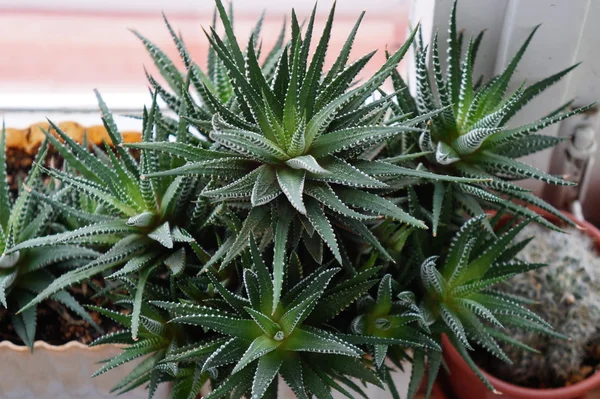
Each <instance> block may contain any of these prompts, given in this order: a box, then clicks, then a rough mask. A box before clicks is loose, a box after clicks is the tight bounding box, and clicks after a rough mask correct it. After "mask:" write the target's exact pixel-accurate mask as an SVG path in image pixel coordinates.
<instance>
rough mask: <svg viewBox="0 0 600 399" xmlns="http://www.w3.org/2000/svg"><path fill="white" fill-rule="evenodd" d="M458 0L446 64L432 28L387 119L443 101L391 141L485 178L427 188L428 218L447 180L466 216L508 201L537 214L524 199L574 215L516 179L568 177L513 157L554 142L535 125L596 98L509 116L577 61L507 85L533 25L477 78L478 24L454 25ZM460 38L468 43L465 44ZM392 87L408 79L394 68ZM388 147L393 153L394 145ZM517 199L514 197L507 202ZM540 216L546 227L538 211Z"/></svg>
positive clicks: (453, 170) (438, 167)
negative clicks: (410, 86)
mask: <svg viewBox="0 0 600 399" xmlns="http://www.w3.org/2000/svg"><path fill="white" fill-rule="evenodd" d="M456 12H457V2H456V1H455V2H454V5H453V8H452V13H451V17H450V27H449V38H448V48H447V56H446V65H447V66H446V70H445V72H444V71H443V69H442V62H441V57H442V55H441V54H440V53H441V52H442V49H440V48H439V41H438V35H437V33H436V34H435V35H434V37H433V41H432V43H431V45H430V46H424V45H423V44H422V42H421V43H419V45H418V46H417V50H416V55H415V59H416V61H415V64H416V71H415V73H416V97H415V98H414V99H412V98H410V96H409V97H408V98H407V97H406V95H404V94H399V95H398V96H397V109H396V114H398V115H399V117H395V118H392V119H391V120H390V121H388V123H389V124H390V125H391V126H394V125H395V124H397V123H402V121H403V120H404V119H405V117H402V116H401V115H406V114H411V115H418V114H428V113H430V112H431V111H434V110H437V109H440V108H443V112H440V113H438V114H436V115H434V116H433V117H432V118H431V122H430V128H429V129H427V130H426V131H424V132H422V133H421V134H420V135H419V136H413V138H412V141H405V142H404V143H399V142H397V146H395V147H396V148H395V151H398V150H399V149H400V148H401V147H402V145H401V144H404V145H409V144H410V143H412V144H413V145H415V146H418V148H420V150H421V151H423V153H424V155H423V156H422V157H419V158H418V161H421V162H423V164H424V165H425V166H426V167H427V168H428V169H429V170H431V171H434V172H437V173H445V174H452V175H455V176H463V177H471V178H482V179H488V180H487V181H484V182H479V183H477V184H462V183H460V184H455V183H450V184H447V185H444V184H439V185H436V186H435V187H434V190H433V212H434V218H435V220H434V223H436V222H437V218H439V214H440V209H441V203H442V198H443V197H444V195H445V194H444V193H445V191H447V190H449V189H450V188H449V186H451V187H452V194H451V195H452V196H453V203H454V204H456V205H457V206H460V207H462V208H463V209H464V210H465V211H466V212H467V213H468V214H469V215H470V216H477V215H481V214H483V212H484V211H485V210H486V209H490V208H492V209H499V208H503V207H508V208H509V209H510V210H511V212H513V213H514V214H519V215H524V216H527V217H530V218H536V217H537V215H536V214H535V213H534V212H532V211H531V210H529V209H528V208H527V207H526V206H527V205H533V206H536V207H539V208H542V209H544V210H546V211H548V212H550V213H552V214H553V215H555V216H557V217H558V218H559V219H562V220H563V221H564V222H566V223H569V224H570V223H572V222H571V221H570V220H568V219H567V218H565V217H564V216H563V215H562V214H561V213H560V212H559V211H558V210H556V209H555V208H553V207H552V206H551V205H549V204H548V203H546V202H544V201H543V200H541V199H539V198H538V197H536V196H535V195H534V194H533V193H532V192H531V191H530V190H526V189H523V188H521V187H520V186H518V185H516V184H515V183H514V181H515V180H522V179H536V180H540V181H542V182H545V183H548V184H555V185H567V186H568V185H572V184H573V183H571V182H569V181H568V180H565V177H564V176H553V175H550V174H548V173H546V172H544V171H542V170H538V169H536V168H534V167H532V166H530V165H528V164H526V163H524V162H522V161H520V160H518V158H521V157H524V156H526V155H530V154H534V153H536V152H539V151H543V150H546V149H549V148H552V147H554V146H556V145H557V144H559V143H560V142H561V141H562V140H563V139H562V138H557V137H551V136H544V135H541V134H539V133H538V132H540V131H542V130H543V129H544V128H546V127H548V126H550V125H552V124H555V123H558V122H560V121H562V120H564V119H566V118H569V117H571V116H574V115H577V114H580V113H582V112H585V111H586V110H588V109H590V108H591V107H592V106H593V105H594V104H590V105H586V106H583V107H580V108H575V109H572V108H570V103H569V104H566V105H565V106H562V107H560V108H559V109H557V110H555V111H553V112H551V113H549V114H548V115H547V116H545V117H543V118H541V119H537V120H534V121H533V122H531V123H528V124H525V125H522V126H516V127H514V126H511V125H510V124H509V122H510V120H511V119H512V117H513V116H515V114H516V113H517V112H518V111H519V110H521V109H522V108H523V107H525V106H526V105H527V104H529V103H530V102H531V101H533V100H534V99H535V98H536V97H537V96H538V95H540V94H541V93H543V92H544V91H545V90H547V89H548V88H550V87H552V86H553V85H554V84H556V83H557V82H559V81H560V80H561V79H562V78H563V77H564V76H565V75H567V74H568V73H569V72H570V71H572V70H573V69H574V68H575V67H576V66H577V65H573V66H571V67H568V68H566V69H564V70H562V71H560V72H557V73H556V74H554V75H552V76H549V77H547V78H545V79H542V80H540V81H538V82H535V83H533V84H530V85H526V84H525V82H524V83H523V84H522V85H520V86H519V87H518V88H517V89H516V90H514V91H513V92H510V91H509V85H510V84H511V79H512V78H513V75H514V74H515V71H516V69H517V67H518V65H519V61H520V60H521V59H522V57H523V55H524V54H525V52H526V50H527V47H528V46H529V44H530V42H531V41H532V39H533V37H534V33H535V32H536V31H537V27H536V28H535V29H533V31H532V32H531V34H530V35H529V36H528V37H527V39H526V40H525V42H524V43H523V44H522V46H521V47H520V48H519V50H518V51H517V52H516V54H515V55H514V57H513V58H512V60H511V61H510V62H509V64H508V65H507V67H506V68H505V69H504V71H503V72H502V73H501V74H499V75H498V76H495V77H493V78H491V79H489V80H488V81H487V82H483V81H482V79H479V80H478V81H477V82H475V79H476V76H473V69H474V65H475V62H476V57H477V54H478V50H479V48H480V45H481V43H482V40H483V32H482V33H480V34H479V35H478V36H477V37H475V38H471V39H470V40H468V43H467V38H464V37H463V34H462V33H459V32H458V28H457V25H456ZM463 44H466V50H465V48H463ZM428 55H430V56H431V63H432V65H433V66H432V68H428V65H427V57H428ZM394 86H395V88H396V90H398V89H400V88H404V87H406V85H405V83H404V82H403V81H402V79H401V77H400V75H398V74H396V76H395V77H394ZM392 155H395V154H393V153H392ZM506 199H509V200H516V202H518V203H520V204H525V206H522V205H518V204H517V203H516V202H514V203H513V202H508V201H506ZM537 221H538V222H541V223H544V224H546V225H548V226H549V227H551V225H550V223H548V222H546V221H545V220H544V219H542V218H537Z"/></svg>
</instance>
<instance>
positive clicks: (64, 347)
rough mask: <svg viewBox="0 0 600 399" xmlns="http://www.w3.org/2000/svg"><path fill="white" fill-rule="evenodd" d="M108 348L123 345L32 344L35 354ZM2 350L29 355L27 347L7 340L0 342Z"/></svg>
mask: <svg viewBox="0 0 600 399" xmlns="http://www.w3.org/2000/svg"><path fill="white" fill-rule="evenodd" d="M110 347H118V348H121V347H123V345H117V344H104V345H98V346H89V345H86V344H84V343H81V342H79V341H69V342H67V343H65V344H61V345H52V344H49V343H47V342H46V341H35V342H34V343H33V350H34V353H35V351H39V350H46V351H51V352H66V351H69V350H85V351H91V352H99V351H101V350H103V349H106V348H110ZM3 349H8V350H11V351H14V352H23V353H25V352H26V353H31V351H30V350H29V347H28V346H26V345H17V344H14V343H13V342H11V341H8V340H4V341H0V350H3Z"/></svg>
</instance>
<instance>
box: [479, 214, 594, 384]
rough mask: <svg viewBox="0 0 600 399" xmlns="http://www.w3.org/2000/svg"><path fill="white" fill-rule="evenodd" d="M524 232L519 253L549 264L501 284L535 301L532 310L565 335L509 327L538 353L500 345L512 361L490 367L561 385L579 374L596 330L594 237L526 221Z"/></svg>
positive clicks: (520, 378) (516, 378)
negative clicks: (555, 335) (546, 334)
mask: <svg viewBox="0 0 600 399" xmlns="http://www.w3.org/2000/svg"><path fill="white" fill-rule="evenodd" d="M526 237H533V239H532V241H531V242H530V243H529V245H527V247H526V248H525V249H524V250H523V251H522V252H520V254H519V255H520V258H521V259H523V260H524V261H527V262H534V263H540V262H541V263H546V264H548V266H547V267H543V268H539V269H537V270H533V271H530V272H528V273H524V274H520V275H516V276H514V277H513V278H512V279H511V280H509V282H508V284H506V285H505V286H503V287H502V289H503V291H505V292H507V293H510V294H516V295H521V296H524V297H527V298H529V299H531V300H533V301H535V302H534V303H532V305H531V309H532V310H534V311H535V312H536V313H537V314H539V315H540V316H542V318H544V320H546V321H548V322H549V323H550V324H551V325H552V326H554V328H555V329H556V331H557V332H559V333H561V334H563V335H565V336H567V337H568V338H569V339H568V340H561V339H557V338H553V337H547V336H540V335H539V334H536V333H534V332H528V331H519V330H515V329H512V330H510V331H509V333H510V335H512V336H513V338H516V339H518V340H519V341H521V342H523V343H524V344H526V345H529V346H531V347H532V348H534V349H536V350H538V351H539V353H535V352H532V351H526V350H524V349H521V348H517V347H513V346H509V345H505V347H504V348H503V349H504V350H505V351H506V353H507V355H508V357H509V358H510V359H511V360H512V361H513V364H512V365H509V364H494V365H491V366H490V367H489V368H490V369H491V371H492V372H493V373H494V374H496V375H498V376H499V377H501V378H504V379H506V380H508V381H511V382H513V383H516V384H520V385H532V384H535V385H537V386H545V387H554V386H561V385H563V384H565V383H567V382H568V380H569V379H570V377H571V376H573V375H576V374H577V373H579V370H580V368H581V366H582V362H583V361H584V358H585V356H586V345H587V344H588V343H590V341H592V340H594V339H597V338H598V337H599V335H600V274H599V273H600V272H599V271H600V257H599V256H598V254H597V253H596V251H595V249H594V242H593V240H592V239H591V238H590V237H588V236H587V235H586V234H585V233H583V232H580V231H578V230H571V231H569V234H561V233H559V232H554V231H548V230H544V229H543V228H541V227H539V226H536V225H530V226H527V228H525V229H524V231H523V232H522V233H521V234H520V236H519V237H518V238H521V239H525V238H526Z"/></svg>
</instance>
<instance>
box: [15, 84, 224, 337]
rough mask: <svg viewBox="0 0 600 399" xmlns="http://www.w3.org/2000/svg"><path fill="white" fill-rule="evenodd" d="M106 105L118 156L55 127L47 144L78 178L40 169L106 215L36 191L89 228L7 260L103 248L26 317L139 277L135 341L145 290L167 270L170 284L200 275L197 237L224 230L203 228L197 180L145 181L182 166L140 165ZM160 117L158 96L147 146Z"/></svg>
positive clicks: (165, 160)
mask: <svg viewBox="0 0 600 399" xmlns="http://www.w3.org/2000/svg"><path fill="white" fill-rule="evenodd" d="M99 103H100V108H101V110H102V113H103V119H104V122H105V125H106V127H107V129H108V131H109V134H110V138H111V140H112V143H113V144H114V145H115V146H116V147H115V149H114V150H113V149H112V148H111V147H109V146H107V147H106V148H105V150H106V153H105V155H104V156H103V157H97V156H94V155H93V154H92V153H90V152H89V150H88V148H87V147H84V146H83V145H81V144H78V143H77V142H75V141H74V140H72V139H71V138H70V137H69V136H68V135H66V134H65V133H64V132H63V131H62V130H61V129H60V128H59V127H58V126H57V125H55V124H54V123H52V122H51V126H52V128H53V129H54V130H55V131H56V132H57V135H58V137H54V136H53V135H52V134H50V133H47V137H48V140H49V142H50V143H51V144H52V145H53V146H54V148H56V150H57V151H58V153H59V154H60V155H61V156H62V157H63V158H64V159H65V161H66V162H67V163H69V164H70V166H71V168H72V169H73V172H63V171H59V170H55V169H45V168H42V167H40V169H41V170H44V171H45V172H46V173H47V174H48V175H49V176H51V177H52V178H54V179H58V180H59V181H61V182H62V183H63V184H65V185H66V186H68V187H71V188H72V189H74V190H78V191H80V192H81V193H84V194H85V195H87V196H88V197H90V198H92V199H94V200H95V201H97V203H98V204H100V205H101V207H100V209H99V210H98V211H95V212H94V213H90V212H87V211H86V210H82V209H80V208H79V207H75V206H71V205H69V204H63V203H61V202H60V201H58V200H56V199H53V198H51V197H48V196H46V195H44V194H43V193H39V192H36V191H32V193H33V194H34V195H35V196H37V197H39V198H40V199H42V200H43V201H45V202H46V203H47V204H48V205H51V206H52V207H54V208H55V209H57V210H60V211H61V212H62V213H65V214H69V215H72V216H74V217H75V218H77V219H80V220H83V221H84V222H85V224H84V226H83V227H80V228H77V229H75V230H69V231H65V232H62V233H58V234H54V235H49V236H45V237H38V238H32V239H29V240H27V241H23V242H20V243H18V244H17V245H14V246H11V247H10V248H7V249H6V250H5V253H6V256H14V254H16V253H18V252H19V251H23V250H36V249H37V250H38V251H43V252H47V249H46V248H45V247H48V246H52V247H53V248H54V247H55V246H56V245H57V243H60V244H63V245H87V246H100V247H103V248H104V251H103V253H102V254H101V255H100V256H98V257H94V259H92V260H89V259H88V258H84V259H88V260H87V261H86V262H83V263H81V264H80V265H78V267H76V268H74V269H73V270H71V271H69V272H68V273H65V274H63V275H61V276H60V277H58V278H56V279H55V280H54V281H52V283H51V284H49V285H48V286H47V287H45V288H44V289H43V290H42V291H41V292H40V293H39V294H38V295H37V296H36V297H35V298H33V299H32V300H31V301H30V302H29V304H27V305H26V306H25V307H24V308H23V309H22V311H23V310H27V309H29V308H31V306H34V305H35V304H37V303H39V302H40V301H41V300H43V299H45V298H47V297H49V296H51V295H54V294H55V293H56V292H59V291H61V290H63V289H64V288H66V287H68V286H70V285H72V284H75V283H78V282H81V281H83V280H86V279H89V278H91V277H93V276H96V275H100V274H102V273H105V272H107V271H113V273H112V274H111V275H109V276H108V277H107V278H109V279H119V278H122V277H127V276H136V277H137V289H136V295H135V299H134V306H133V315H132V327H131V331H132V334H133V337H134V338H135V337H137V334H138V330H139V323H140V320H139V317H140V312H141V308H142V303H143V298H144V289H145V285H146V282H147V281H148V278H149V277H150V275H151V274H152V273H158V272H159V271H160V270H161V269H162V271H168V273H169V274H170V275H171V276H177V275H180V274H182V273H184V272H185V269H186V268H188V267H192V268H193V267H194V266H190V262H189V261H188V260H187V259H188V257H191V256H193V257H195V258H197V259H198V258H199V259H201V260H203V261H206V260H207V259H208V258H210V256H209V254H208V253H207V252H205V251H204V250H203V249H202V248H201V246H200V245H199V244H198V242H197V241H196V239H195V238H194V235H196V236H198V237H199V238H200V236H199V235H197V234H198V233H199V232H200V231H201V229H202V225H203V223H206V222H207V221H208V222H213V223H215V224H217V223H218V221H216V219H217V218H216V217H214V218H212V219H210V218H209V219H208V220H203V218H204V217H207V216H208V215H209V214H210V212H211V211H212V209H211V208H210V207H209V206H208V205H207V204H206V203H205V202H193V201H192V198H195V195H196V190H197V187H198V183H199V180H198V179H196V178H195V177H184V176H182V177H178V178H172V177H164V178H161V179H156V180H153V181H150V180H144V179H142V178H141V176H142V175H143V174H144V173H150V172H152V171H154V170H158V168H161V167H165V166H164V165H166V164H168V167H172V166H177V165H178V163H179V161H178V160H177V159H172V158H171V157H168V156H162V155H157V154H155V153H148V152H146V151H142V152H141V155H140V159H139V162H138V161H136V160H135V159H134V158H133V156H132V155H131V154H130V153H129V152H127V151H126V150H125V149H124V148H121V147H120V146H119V144H121V143H122V138H121V135H120V133H119V131H118V129H117V128H116V125H115V123H114V120H113V117H112V114H111V113H110V112H109V111H108V109H107V108H106V105H105V104H104V102H103V101H102V99H101V98H100V97H99ZM156 110H157V106H156V96H155V98H154V102H153V105H152V107H151V109H150V110H149V111H147V112H146V111H144V121H143V122H144V124H143V130H144V132H143V138H142V140H143V141H146V142H148V141H152V140H154V137H153V135H154V134H155V133H154V132H155V130H154V128H155V125H156V121H155V117H156V112H157V111H156ZM156 134H157V137H158V138H159V139H160V138H161V137H162V135H164V134H166V132H165V131H163V130H161V129H159V128H157V129H156ZM188 137H189V136H188V134H187V130H186V123H185V121H184V120H182V121H181V127H180V134H179V135H178V140H179V141H180V142H185V141H186V140H187V138H188ZM59 138H60V140H59ZM210 239H213V238H212V237H211V238H210ZM74 257H75V258H78V257H77V256H74ZM191 263H193V262H191ZM162 271H160V272H162Z"/></svg>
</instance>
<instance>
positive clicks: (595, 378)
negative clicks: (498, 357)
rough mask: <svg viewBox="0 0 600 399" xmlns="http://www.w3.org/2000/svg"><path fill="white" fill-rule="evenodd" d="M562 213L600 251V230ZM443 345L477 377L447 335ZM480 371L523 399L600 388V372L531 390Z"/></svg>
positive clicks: (501, 388) (571, 395)
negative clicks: (560, 384) (561, 385)
mask: <svg viewBox="0 0 600 399" xmlns="http://www.w3.org/2000/svg"><path fill="white" fill-rule="evenodd" d="M532 209H533V210H534V211H536V212H537V213H539V214H540V215H541V216H543V217H544V218H546V219H550V220H551V221H553V222H555V223H557V222H559V219H558V218H557V217H556V216H554V215H552V214H551V213H549V212H547V211H544V210H543V209H539V208H532ZM561 213H562V214H564V215H565V216H566V217H568V218H569V219H571V220H572V221H573V222H575V223H576V224H577V225H578V228H579V229H581V230H582V231H583V232H585V234H587V235H588V236H589V237H591V238H592V239H593V240H594V242H595V244H596V248H597V249H598V250H599V251H600V230H598V228H597V227H596V226H594V225H593V224H591V223H590V222H588V221H585V220H579V219H577V218H575V216H573V215H572V214H571V213H569V212H567V211H561ZM442 345H443V350H444V354H445V355H447V356H449V357H450V358H451V359H452V361H453V362H454V364H456V366H457V367H459V368H460V369H461V370H462V371H463V372H467V373H471V374H473V376H474V377H475V375H474V373H473V370H471V368H470V367H469V365H468V364H467V363H466V362H465V361H464V360H463V358H462V357H461V356H460V354H459V353H458V351H457V350H456V349H455V348H454V346H452V344H451V343H450V340H449V339H448V337H446V335H445V334H444V335H443V336H442ZM479 370H480V371H481V372H482V374H483V375H484V376H485V377H486V378H487V379H488V380H489V381H490V383H491V384H492V385H493V386H494V388H496V389H497V390H498V391H499V392H500V394H501V393H502V392H506V393H518V395H519V396H520V397H521V398H527V399H539V398H558V397H563V396H564V397H569V398H574V397H577V396H581V395H582V394H585V393H586V392H589V391H591V390H593V389H596V388H598V387H600V371H596V372H594V374H592V375H591V376H589V377H588V378H586V379H584V380H583V381H579V382H577V383H575V384H573V385H569V386H564V387H560V388H529V387H523V386H520V385H516V384H512V383H510V382H507V381H504V380H501V379H499V378H498V377H495V376H494V375H492V374H490V373H488V372H487V371H485V370H483V369H479Z"/></svg>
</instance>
